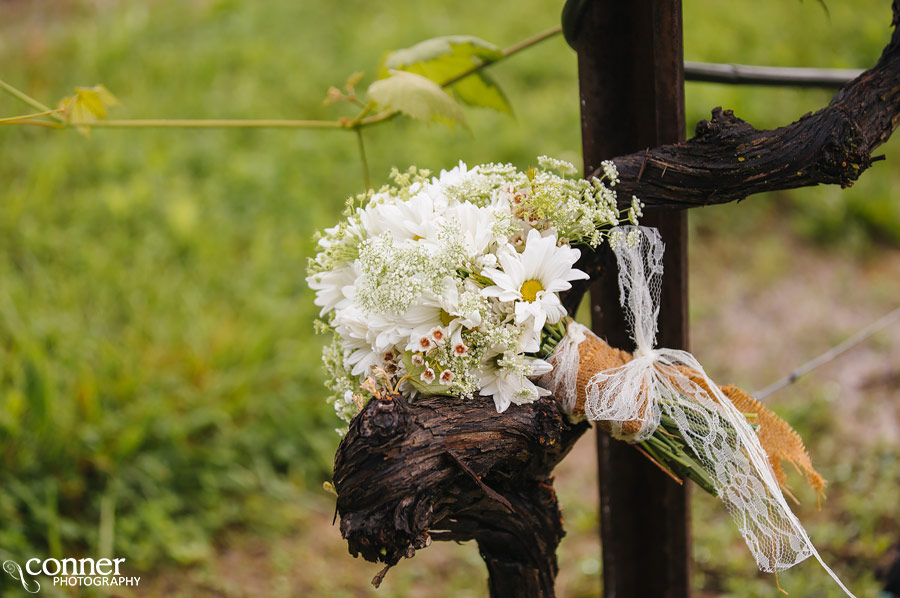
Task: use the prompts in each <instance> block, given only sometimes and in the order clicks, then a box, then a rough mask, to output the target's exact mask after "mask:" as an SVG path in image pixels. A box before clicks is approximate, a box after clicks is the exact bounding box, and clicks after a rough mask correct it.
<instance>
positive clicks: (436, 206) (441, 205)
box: [359, 191, 446, 242]
mask: <svg viewBox="0 0 900 598" xmlns="http://www.w3.org/2000/svg"><path fill="white" fill-rule="evenodd" d="M445 208H446V200H443V201H442V200H441V196H440V195H439V194H436V193H433V192H429V191H420V192H419V193H416V194H415V195H413V196H412V197H410V198H409V199H408V200H406V201H398V200H397V199H396V198H390V199H388V200H386V201H384V202H383V203H377V204H373V205H370V206H369V207H367V208H366V209H365V210H361V211H360V213H359V217H360V221H361V222H362V226H363V228H364V229H365V231H366V233H367V234H368V235H369V236H370V237H377V236H379V235H382V234H384V233H385V232H389V233H390V234H391V236H392V237H393V238H394V240H395V241H397V242H400V241H407V240H414V241H418V240H421V239H428V240H432V239H435V238H436V232H435V228H434V226H435V224H436V222H437V218H438V216H440V214H441V213H442V212H443V210H444V209H445Z"/></svg>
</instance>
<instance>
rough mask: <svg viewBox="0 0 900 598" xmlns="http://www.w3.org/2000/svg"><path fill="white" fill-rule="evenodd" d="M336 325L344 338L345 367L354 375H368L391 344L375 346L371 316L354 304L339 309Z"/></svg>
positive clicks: (342, 346) (335, 320) (336, 329)
mask: <svg viewBox="0 0 900 598" xmlns="http://www.w3.org/2000/svg"><path fill="white" fill-rule="evenodd" d="M334 325H335V332H336V333H337V334H338V336H340V338H341V340H342V343H341V348H342V349H343V350H344V365H345V367H347V369H349V370H350V372H351V373H352V374H353V375H354V376H362V377H365V376H368V375H369V374H370V372H371V368H372V366H375V365H379V364H380V363H381V356H382V355H383V354H384V353H385V351H387V349H388V348H389V346H384V347H376V346H375V343H374V341H375V338H374V337H375V331H374V330H373V329H371V328H370V327H369V318H368V317H367V316H366V314H365V313H364V312H362V311H361V310H359V309H358V308H357V307H356V306H354V305H351V306H348V307H346V308H344V309H341V310H339V311H338V312H337V313H336V314H335V318H334Z"/></svg>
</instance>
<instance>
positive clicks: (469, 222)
mask: <svg viewBox="0 0 900 598" xmlns="http://www.w3.org/2000/svg"><path fill="white" fill-rule="evenodd" d="M444 218H445V219H446V221H447V223H448V226H451V227H454V228H455V229H456V230H458V232H459V236H460V240H461V242H462V245H463V247H464V248H465V251H466V254H467V257H469V258H470V259H475V258H477V257H480V256H481V255H483V254H484V253H485V252H486V251H487V249H488V247H489V246H490V245H491V243H492V242H493V241H495V240H496V235H495V226H494V225H495V222H496V220H497V217H496V211H495V210H494V209H493V208H492V207H486V208H480V207H478V206H476V205H474V204H470V203H461V204H457V205H455V206H452V207H450V208H448V209H447V211H446V212H444Z"/></svg>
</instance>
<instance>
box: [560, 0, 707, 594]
mask: <svg viewBox="0 0 900 598" xmlns="http://www.w3.org/2000/svg"><path fill="white" fill-rule="evenodd" d="M583 19H584V20H583V22H582V24H581V27H580V29H579V33H578V37H577V40H576V43H575V46H576V49H577V51H578V71H579V85H580V89H581V111H582V114H581V121H582V138H583V151H584V170H585V173H586V174H590V173H592V172H593V171H594V170H595V169H596V168H597V167H598V166H600V162H601V161H602V160H604V159H607V158H612V157H614V156H619V155H622V154H628V153H632V152H636V151H640V150H643V149H646V148H651V147H656V146H658V145H661V144H664V143H672V142H676V141H680V140H682V139H684V130H685V127H684V65H683V52H682V26H681V0H629V1H627V2H626V1H622V0H594V1H593V2H590V3H589V6H588V8H587V9H586V12H585V14H584V17H583ZM620 199H623V200H628V199H630V198H624V197H623V198H620ZM686 216H687V214H686V212H685V211H683V210H674V209H663V210H653V211H650V210H648V211H647V213H646V214H645V216H644V218H643V220H642V224H644V225H648V226H655V227H657V228H659V229H660V233H661V234H662V238H663V240H664V241H665V243H666V255H665V274H664V279H663V289H662V297H661V305H662V309H661V311H660V317H659V335H658V339H657V342H658V345H659V346H662V347H668V348H682V349H688V348H689V347H688V318H687V230H686V223H687V219H686ZM600 264H601V266H600V267H601V271H600V272H599V273H592V274H593V278H594V281H595V282H594V283H593V284H592V286H591V296H592V309H591V316H592V320H593V328H594V331H595V332H596V333H597V334H598V335H599V336H601V338H606V339H607V340H608V341H609V342H610V344H612V345H613V346H616V347H621V348H624V349H629V350H631V349H633V342H632V341H631V339H630V338H629V331H628V330H627V326H626V323H625V318H624V314H623V313H622V310H621V307H620V306H619V292H618V286H617V280H616V264H615V258H614V257H613V256H612V252H610V251H606V252H605V255H603V256H601V260H600ZM597 449H598V455H599V475H600V525H601V538H602V543H603V583H604V596H606V597H607V598H645V597H649V596H652V597H654V598H685V597H687V596H688V595H689V594H690V589H689V578H690V542H689V537H690V534H689V530H690V524H689V508H688V506H689V503H688V498H689V495H688V486H687V485H685V486H679V485H678V484H676V483H675V482H674V481H672V480H670V479H669V478H668V477H666V476H665V475H664V474H662V473H661V472H660V471H659V470H658V469H656V467H654V466H653V465H652V464H651V463H649V462H648V461H647V460H646V459H645V458H644V457H643V456H641V455H640V454H639V453H638V452H637V451H636V450H635V449H634V448H633V447H631V446H628V445H627V444H625V443H622V442H619V441H616V440H613V439H612V438H611V437H610V436H608V435H607V434H605V433H602V432H600V433H599V434H598V447H597Z"/></svg>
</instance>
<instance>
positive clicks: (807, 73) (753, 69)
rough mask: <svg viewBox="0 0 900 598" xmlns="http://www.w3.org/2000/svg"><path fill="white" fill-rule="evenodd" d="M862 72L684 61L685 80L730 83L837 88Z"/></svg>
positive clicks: (856, 70)
mask: <svg viewBox="0 0 900 598" xmlns="http://www.w3.org/2000/svg"><path fill="white" fill-rule="evenodd" d="M862 72H863V71H862V70H861V69H818V68H807V67H777V66H751V65H746V64H716V63H711V62H691V61H689V60H686V61H685V62H684V78H685V80H686V81H707V82H710V83H726V84H731V85H774V86H789V87H830V88H841V87H843V86H844V85H846V84H847V83H849V82H850V81H852V80H853V79H855V78H856V77H858V76H859V75H860V74H862Z"/></svg>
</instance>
